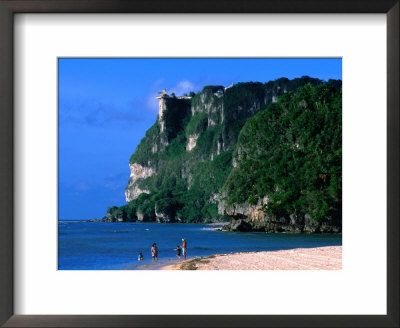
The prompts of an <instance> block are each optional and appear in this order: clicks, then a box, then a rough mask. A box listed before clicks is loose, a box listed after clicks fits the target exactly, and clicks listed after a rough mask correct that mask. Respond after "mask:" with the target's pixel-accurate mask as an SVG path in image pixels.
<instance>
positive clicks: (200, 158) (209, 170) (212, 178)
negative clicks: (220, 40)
mask: <svg viewBox="0 0 400 328" xmlns="http://www.w3.org/2000/svg"><path fill="white" fill-rule="evenodd" d="M305 85H309V86H310V88H312V86H321V85H324V86H325V87H327V88H329V90H332V92H336V93H338V92H339V90H340V89H341V81H336V80H330V81H329V82H327V83H324V82H322V81H320V80H318V79H313V78H309V77H302V78H299V79H294V80H288V79H286V78H282V79H278V80H275V81H270V82H268V83H254V82H248V83H238V84H235V85H231V86H229V87H227V88H225V87H223V86H206V87H204V88H203V90H202V91H201V92H199V93H197V94H196V95H195V94H193V93H192V94H191V96H190V97H188V96H185V97H175V96H169V95H168V94H167V93H166V92H165V91H164V92H161V93H160V95H159V97H157V98H158V99H159V115H158V118H157V121H156V122H155V123H154V125H153V126H152V127H151V128H150V129H149V130H148V131H147V132H146V135H145V137H144V138H143V139H142V141H141V142H140V144H139V145H138V147H137V149H136V151H135V153H134V154H133V155H132V156H131V158H130V163H129V166H130V169H131V175H130V178H129V182H128V185H127V187H126V190H125V197H126V201H127V205H125V206H122V207H120V208H118V209H117V210H116V209H115V208H112V210H111V211H110V210H109V216H111V220H117V219H118V220H120V221H121V220H123V221H135V220H143V221H158V222H176V221H178V222H210V221H215V220H227V219H231V218H232V223H231V225H230V229H232V230H266V231H312V232H315V231H339V230H340V229H337V228H332V229H330V228H326V229H325V228H321V227H322V226H323V225H324V227H325V226H326V227H328V226H329V227H331V226H333V224H332V220H331V221H329V217H330V215H331V212H332V211H327V212H326V213H325V212H324V213H323V215H322V216H323V218H322V217H318V218H317V217H310V216H309V214H308V213H307V211H305V212H304V213H303V212H301V213H297V212H296V211H294V212H293V213H289V212H290V209H288V210H289V212H285V213H283V212H282V215H280V217H279V218H277V215H276V213H271V212H268V210H267V207H268V205H267V203H268V202H269V199H270V198H271V197H270V196H269V193H268V190H264V191H265V192H266V193H265V194H263V195H261V194H256V195H250V194H249V195H247V194H248V192H247V191H246V192H242V193H243V194H244V197H243V198H240V197H239V198H238V197H236V196H235V195H233V196H232V183H231V181H232V179H234V177H235V176H236V175H238V174H239V173H238V172H242V171H243V168H245V169H248V167H247V165H248V163H245V162H244V161H243V159H244V158H245V157H243V156H244V155H243V154H248V152H249V149H250V148H249V147H248V144H247V143H246V142H243V138H242V139H241V138H240V137H239V136H242V134H243V128H244V127H246V126H248V125H249V124H248V121H250V120H251V118H254V117H256V116H257V114H258V113H262V112H264V111H265V110H266V108H269V107H271V106H273V105H276V104H279V103H280V101H281V100H280V99H281V98H282V97H285V96H289V97H292V95H294V94H297V93H298V90H300V89H302V87H304V86H305ZM260 132H261V134H262V133H263V132H262V131H260ZM275 132H276V131H275ZM340 134H341V131H340ZM250 143H252V141H250ZM254 144H257V143H254ZM257 147H258V148H259V149H258V150H256V152H260V149H262V148H263V146H262V145H260V144H257ZM251 151H254V149H252V150H251ZM246 158H247V157H246ZM253 164H254V163H253ZM256 171H257V170H256ZM257 172H258V171H257ZM340 172H341V168H340ZM242 173H243V172H242ZM242 173H240V174H242ZM258 173H259V172H258ZM258 173H257V174H258ZM240 174H239V175H240ZM243 177H245V175H243V174H242V178H243ZM253 178H254V177H253ZM244 179H245V178H244ZM239 180H240V179H239ZM245 185H247V184H245ZM250 190H251V188H250ZM264 191H263V192H264ZM233 194H235V193H233ZM235 197H236V198H235ZM274 197H275V196H274V195H272V198H271V199H273V201H275V200H274V199H275V198H274ZM249 199H250V201H249ZM330 205H332V204H330ZM302 210H303V209H302ZM113 213H115V215H117V213H118V217H117V216H116V217H115V218H114V217H113ZM290 215H292V217H291V216H290ZM310 220H311V221H312V222H311V221H310ZM323 222H325V223H323ZM336 222H337V221H335V223H336ZM314 226H318V228H315V229H314V228H312V227H314ZM310 227H311V228H310Z"/></svg>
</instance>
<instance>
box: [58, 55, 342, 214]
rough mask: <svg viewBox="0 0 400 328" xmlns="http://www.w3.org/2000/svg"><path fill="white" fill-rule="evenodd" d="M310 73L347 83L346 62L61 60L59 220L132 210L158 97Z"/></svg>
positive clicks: (280, 60) (59, 84) (323, 60)
mask: <svg viewBox="0 0 400 328" xmlns="http://www.w3.org/2000/svg"><path fill="white" fill-rule="evenodd" d="M303 75H308V76H311V77H315V78H319V79H321V80H328V79H342V61H341V59H340V58H329V59H328V58H326V59H317V58H313V59H311V58H310V59H304V58H302V59H289V58H285V59H273V58H248V59H246V58H236V59H228V58H226V59H223V58H197V59H196V58H164V59H162V58H60V59H59V60H58V199H59V203H58V211H59V216H58V218H59V220H85V219H92V218H102V217H104V216H105V215H106V212H107V208H108V207H109V206H114V205H115V206H121V205H124V204H125V193H124V192H125V187H126V185H127V184H128V180H129V175H130V171H129V158H130V156H131V155H132V154H133V153H134V151H135V149H136V146H137V145H138V144H139V142H140V140H141V139H142V138H143V137H144V135H145V132H146V131H147V129H149V128H150V127H151V126H152V125H153V124H154V122H155V121H156V119H157V114H158V100H157V99H156V98H155V97H156V96H157V93H158V91H161V90H163V89H166V90H167V91H168V93H170V94H171V93H172V92H174V93H175V94H176V95H177V96H179V95H183V94H184V93H189V92H190V91H194V92H198V91H201V90H202V89H203V87H204V86H206V85H224V86H228V85H230V84H231V83H232V82H234V83H237V82H249V81H253V82H268V81H270V80H275V79H277V78H281V77H287V78H289V79H293V78H296V77H301V76H303Z"/></svg>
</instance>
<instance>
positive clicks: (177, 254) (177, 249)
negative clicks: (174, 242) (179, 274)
mask: <svg viewBox="0 0 400 328" xmlns="http://www.w3.org/2000/svg"><path fill="white" fill-rule="evenodd" d="M174 251H176V256H177V257H178V259H181V248H180V247H179V245H178V246H176V248H174Z"/></svg>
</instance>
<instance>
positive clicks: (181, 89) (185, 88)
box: [169, 80, 196, 96]
mask: <svg viewBox="0 0 400 328" xmlns="http://www.w3.org/2000/svg"><path fill="white" fill-rule="evenodd" d="M195 88H196V86H195V85H194V84H193V83H192V82H190V81H188V80H182V81H179V82H178V84H176V85H175V86H174V87H172V88H171V90H169V91H170V94H171V93H175V94H176V95H177V96H182V95H183V94H184V93H187V94H189V92H190V91H194V90H195Z"/></svg>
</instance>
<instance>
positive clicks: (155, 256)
mask: <svg viewBox="0 0 400 328" xmlns="http://www.w3.org/2000/svg"><path fill="white" fill-rule="evenodd" d="M151 257H152V258H153V261H157V260H158V247H157V244H156V243H154V244H153V246H152V247H151Z"/></svg>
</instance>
